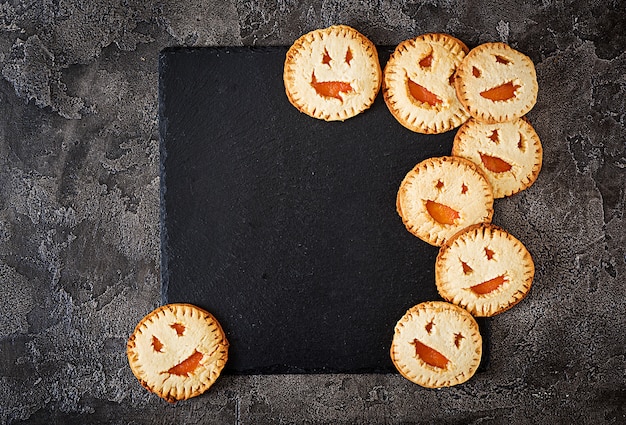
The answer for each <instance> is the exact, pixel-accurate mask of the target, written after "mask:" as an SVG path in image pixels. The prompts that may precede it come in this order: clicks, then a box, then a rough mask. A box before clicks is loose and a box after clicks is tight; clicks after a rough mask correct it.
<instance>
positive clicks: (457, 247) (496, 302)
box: [435, 224, 535, 317]
mask: <svg viewBox="0 0 626 425" xmlns="http://www.w3.org/2000/svg"><path fill="white" fill-rule="evenodd" d="M534 274H535V266H534V264H533V260H532V257H531V255H530V253H529V252H528V250H527V249H526V247H525V246H524V245H523V244H522V243H521V242H520V241H519V240H517V239H516V238H515V237H513V236H512V235H510V234H509V233H507V232H506V231H504V230H502V229H500V228H499V227H497V226H494V225H490V224H477V225H475V226H470V227H469V228H467V229H465V230H463V231H462V232H460V233H459V234H457V235H456V236H455V237H453V238H452V239H450V240H449V241H448V242H446V243H445V244H444V245H443V246H442V247H441V248H440V250H439V255H438V256H437V260H436V262H435V281H436V284H437V290H438V291H439V294H440V295H441V296H442V297H443V298H444V299H445V300H447V301H449V302H451V303H454V304H457V305H459V306H461V307H463V308H465V309H467V310H468V311H469V312H470V313H471V314H473V315H474V316H481V317H485V316H486V317H489V316H493V315H496V314H498V313H501V312H503V311H505V310H508V309H509V308H511V307H513V306H514V305H515V304H517V303H518V302H520V301H521V300H522V299H523V298H524V297H525V296H526V294H527V293H528V291H529V290H530V287H531V285H532V281H533V276H534Z"/></svg>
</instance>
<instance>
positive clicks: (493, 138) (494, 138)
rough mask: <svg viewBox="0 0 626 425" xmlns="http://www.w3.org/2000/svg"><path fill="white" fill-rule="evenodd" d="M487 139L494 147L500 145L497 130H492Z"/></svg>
mask: <svg viewBox="0 0 626 425" xmlns="http://www.w3.org/2000/svg"><path fill="white" fill-rule="evenodd" d="M489 139H490V140H491V141H492V142H493V143H495V144H496V145H497V144H498V143H500V139H498V130H493V131H492V132H491V135H490V136H489Z"/></svg>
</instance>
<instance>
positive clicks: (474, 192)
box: [396, 156, 493, 246]
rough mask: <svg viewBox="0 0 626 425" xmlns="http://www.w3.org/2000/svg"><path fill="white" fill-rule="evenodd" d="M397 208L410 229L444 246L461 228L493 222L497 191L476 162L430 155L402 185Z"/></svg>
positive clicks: (432, 242) (409, 173)
mask: <svg viewBox="0 0 626 425" xmlns="http://www.w3.org/2000/svg"><path fill="white" fill-rule="evenodd" d="M396 209H397V211H398V214H399V215H400V217H402V221H403V223H404V225H405V226H406V228H407V230H408V231H409V232H411V233H412V234H414V235H415V236H417V237H418V238H420V239H422V240H423V241H425V242H428V243H429V244H431V245H435V246H440V245H441V244H442V243H443V242H444V241H445V240H446V239H448V238H450V237H452V236H453V235H455V234H456V233H457V232H459V231H460V230H461V229H464V228H466V227H468V226H470V225H472V224H476V223H483V222H491V217H492V216H493V193H492V191H491V185H490V184H489V182H488V181H487V179H486V177H485V176H484V174H483V173H482V171H480V169H479V168H478V166H477V165H476V164H474V163H473V162H471V161H469V160H467V159H465V158H460V157H455V156H444V157H438V158H428V159H426V160H424V161H422V162H420V163H419V164H417V165H416V166H415V167H414V168H413V169H412V170H411V171H409V172H408V173H407V175H406V177H405V178H404V180H403V181H402V183H401V184H400V189H399V190H398V195H397V198H396Z"/></svg>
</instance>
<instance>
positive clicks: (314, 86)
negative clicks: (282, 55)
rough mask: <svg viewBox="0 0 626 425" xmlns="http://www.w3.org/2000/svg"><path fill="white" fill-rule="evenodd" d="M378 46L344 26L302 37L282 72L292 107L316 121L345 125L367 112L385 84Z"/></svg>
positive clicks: (317, 31)
mask: <svg viewBox="0 0 626 425" xmlns="http://www.w3.org/2000/svg"><path fill="white" fill-rule="evenodd" d="M381 75H382V71H381V69H380V63H379V61H378V52H377V50H376V47H375V46H374V44H373V43H372V42H371V41H370V40H369V39H367V37H365V36H364V35H363V34H361V33H359V32H358V31H357V30H355V29H354V28H351V27H348V26H346V25H335V26H331V27H329V28H324V29H318V30H315V31H311V32H309V33H307V34H304V35H303V36H301V37H300V38H298V39H297V40H296V41H295V42H294V44H293V45H292V46H291V47H290V48H289V50H288V52H287V55H286V59H285V68H284V72H283V80H284V83H285V92H286V94H287V98H288V99H289V101H290V102H291V104H292V105H293V106H295V107H296V108H297V109H298V110H299V111H300V112H303V113H305V114H307V115H309V116H311V117H313V118H317V119H322V120H326V121H343V120H346V119H348V118H352V117H354V116H355V115H358V114H360V113H361V112H363V111H365V110H366V109H368V108H369V107H370V106H371V105H372V103H373V102H374V99H375V98H376V95H377V94H378V91H379V89H380V84H381Z"/></svg>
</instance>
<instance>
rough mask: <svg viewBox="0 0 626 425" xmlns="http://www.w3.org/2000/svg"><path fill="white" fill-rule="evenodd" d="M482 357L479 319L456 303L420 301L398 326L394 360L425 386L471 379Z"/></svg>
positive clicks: (405, 372)
mask: <svg viewBox="0 0 626 425" xmlns="http://www.w3.org/2000/svg"><path fill="white" fill-rule="evenodd" d="M481 357H482V337H481V335H480V330H479V329H478V324H477V323H476V320H475V319H474V318H473V317H472V315H471V314H469V313H468V312H467V311H466V310H464V309H462V308H460V307H457V306H455V305H453V304H449V303H446V302H442V301H430V302H424V303H421V304H418V305H416V306H414V307H412V308H411V309H409V310H408V311H407V312H406V314H405V315H404V316H403V317H402V319H400V320H399V321H398V324H397V325H396V327H395V332H394V336H393V342H392V344H391V360H392V361H393V364H394V365H395V366H396V368H397V369H398V371H399V372H400V374H401V375H402V376H404V377H405V378H406V379H408V380H409V381H411V382H414V383H416V384H419V385H421V386H423V387H427V388H440V387H449V386H452V385H457V384H461V383H463V382H465V381H467V380H468V379H470V378H471V377H472V376H473V375H474V373H475V372H476V369H478V365H479V364H480V359H481Z"/></svg>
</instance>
